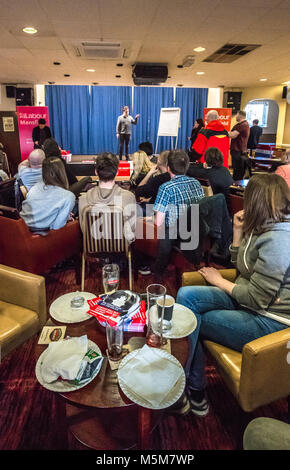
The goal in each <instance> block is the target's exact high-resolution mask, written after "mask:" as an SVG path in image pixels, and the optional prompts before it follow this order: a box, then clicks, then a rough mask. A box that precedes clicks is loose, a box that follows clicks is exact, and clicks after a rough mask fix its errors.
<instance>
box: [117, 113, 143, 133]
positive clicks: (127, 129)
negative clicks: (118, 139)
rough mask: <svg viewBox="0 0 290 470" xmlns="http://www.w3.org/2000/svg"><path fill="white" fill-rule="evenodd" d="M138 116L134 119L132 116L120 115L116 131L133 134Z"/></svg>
mask: <svg viewBox="0 0 290 470" xmlns="http://www.w3.org/2000/svg"><path fill="white" fill-rule="evenodd" d="M137 122H138V118H136V119H133V118H132V116H124V115H123V114H122V116H119V117H118V121H117V126H116V133H117V134H131V132H132V130H131V128H132V124H134V125H136V124H137Z"/></svg>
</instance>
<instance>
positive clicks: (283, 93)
mask: <svg viewBox="0 0 290 470" xmlns="http://www.w3.org/2000/svg"><path fill="white" fill-rule="evenodd" d="M287 90H288V87H287V86H283V91H282V98H283V100H284V99H285V98H287Z"/></svg>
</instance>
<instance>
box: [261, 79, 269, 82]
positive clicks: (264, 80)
mask: <svg viewBox="0 0 290 470" xmlns="http://www.w3.org/2000/svg"><path fill="white" fill-rule="evenodd" d="M267 80H268V78H260V82H266V81H267Z"/></svg>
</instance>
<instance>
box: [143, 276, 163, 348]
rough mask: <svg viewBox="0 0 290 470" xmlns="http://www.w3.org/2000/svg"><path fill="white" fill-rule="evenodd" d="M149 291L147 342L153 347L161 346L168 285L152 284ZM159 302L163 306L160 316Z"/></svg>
mask: <svg viewBox="0 0 290 470" xmlns="http://www.w3.org/2000/svg"><path fill="white" fill-rule="evenodd" d="M146 292H147V311H146V315H147V336H146V343H147V344H148V346H151V347H153V348H160V347H161V346H162V344H164V343H163V334H162V332H163V316H164V304H165V295H166V287H164V286H162V285H161V284H150V285H149V286H148V287H147V288H146ZM157 304H159V305H160V306H161V312H160V313H161V317H159V316H158V307H157Z"/></svg>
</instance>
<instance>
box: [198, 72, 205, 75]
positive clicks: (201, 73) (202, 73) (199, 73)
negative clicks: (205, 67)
mask: <svg viewBox="0 0 290 470" xmlns="http://www.w3.org/2000/svg"><path fill="white" fill-rule="evenodd" d="M196 75H204V72H196Z"/></svg>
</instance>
